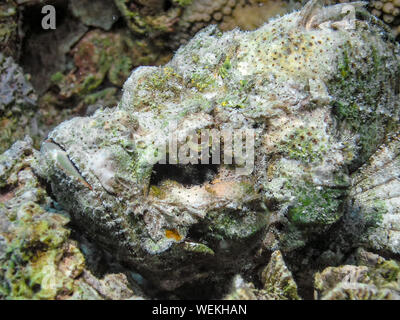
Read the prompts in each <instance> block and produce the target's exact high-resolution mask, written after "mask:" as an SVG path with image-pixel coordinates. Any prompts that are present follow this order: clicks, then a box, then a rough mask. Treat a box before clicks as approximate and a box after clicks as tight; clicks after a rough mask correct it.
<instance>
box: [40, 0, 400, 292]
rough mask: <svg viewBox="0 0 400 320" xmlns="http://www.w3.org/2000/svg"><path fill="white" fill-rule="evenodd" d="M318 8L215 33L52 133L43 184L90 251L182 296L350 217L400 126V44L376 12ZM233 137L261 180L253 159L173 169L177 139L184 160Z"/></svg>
mask: <svg viewBox="0 0 400 320" xmlns="http://www.w3.org/2000/svg"><path fill="white" fill-rule="evenodd" d="M318 4H319V1H315V0H312V1H310V2H308V3H307V5H306V6H305V7H304V8H303V9H302V10H301V11H299V12H294V13H292V14H288V15H285V16H283V17H281V18H279V19H276V20H274V21H272V22H270V23H268V24H266V25H264V26H262V27H261V28H259V29H257V30H255V31H251V32H248V31H246V32H244V31H240V30H238V29H236V30H233V31H229V32H226V33H221V32H220V31H219V30H218V29H217V28H216V27H214V26H211V27H208V28H206V29H205V30H203V31H202V32H200V33H198V34H197V35H196V36H195V37H194V38H193V39H192V40H191V41H190V42H189V43H188V44H187V45H185V46H183V47H181V48H180V49H179V50H178V51H177V53H176V54H175V56H174V58H173V59H172V60H171V61H170V62H169V63H168V64H166V65H165V66H163V67H140V68H137V69H136V70H135V71H134V72H133V73H132V74H131V76H130V78H129V79H128V80H127V81H126V83H125V85H124V90H123V97H122V99H121V101H120V103H119V104H118V106H117V107H116V108H114V109H108V108H106V109H100V110H98V111H96V112H95V114H94V115H92V116H90V117H81V118H74V119H72V120H69V121H66V122H64V123H62V124H61V125H59V126H58V127H57V128H55V129H54V130H53V131H52V132H51V133H50V134H49V136H48V138H47V140H46V141H45V142H44V143H43V144H42V147H41V154H42V158H41V164H40V166H39V167H40V175H41V176H42V177H43V178H44V179H46V180H47V181H48V183H49V185H50V186H51V189H52V192H53V194H54V196H55V197H56V199H57V201H58V202H59V203H60V205H62V207H63V208H64V209H65V210H67V211H68V212H70V213H71V215H72V219H73V221H74V222H75V223H76V224H78V225H80V226H81V227H82V228H83V229H84V230H85V232H86V235H87V236H88V237H89V238H90V239H91V240H94V241H96V242H97V243H98V244H99V245H101V246H102V247H103V248H105V249H107V250H109V251H110V252H112V253H113V255H114V257H115V259H118V260H120V261H122V262H124V263H125V265H129V266H131V268H133V269H134V270H136V271H137V272H138V273H140V274H141V275H142V276H143V277H144V278H145V279H147V280H148V281H150V282H151V283H152V284H154V285H155V286H157V287H159V288H160V289H162V290H174V289H176V288H179V287H181V286H182V285H190V284H195V283H196V282H199V281H206V279H208V281H211V280H210V279H214V278H215V279H216V278H218V277H221V276H222V277H223V276H224V275H226V276H227V275H232V274H237V273H241V274H244V273H246V272H251V271H252V270H253V268H255V265H256V260H257V257H256V255H257V254H259V255H260V256H259V258H260V257H261V258H262V257H263V256H264V257H265V255H268V254H269V253H270V252H271V251H275V250H281V252H282V253H284V254H285V253H286V252H290V251H292V250H295V249H297V248H302V247H304V246H305V245H306V244H308V243H309V242H310V241H311V240H312V239H313V238H314V236H317V235H322V234H325V233H326V232H328V231H329V230H330V229H331V227H332V226H333V225H334V224H335V223H337V222H338V221H339V220H340V219H341V217H342V216H343V214H344V212H345V199H346V195H347V193H348V190H349V188H350V184H351V178H350V175H349V172H352V171H354V170H356V169H357V168H358V167H359V166H361V165H362V164H364V163H365V162H366V161H367V159H369V157H370V156H371V155H372V154H373V153H374V152H375V150H376V149H377V148H378V146H379V145H380V144H381V143H382V142H383V141H384V139H385V137H386V135H387V134H388V133H389V132H391V131H393V130H395V128H396V125H397V123H398V119H399V96H398V92H399V90H398V84H399V75H400V67H399V66H400V64H399V47H398V44H397V43H396V42H394V41H391V40H390V39H388V37H386V34H385V32H384V30H383V29H382V27H381V26H380V24H379V23H377V19H375V18H373V17H372V16H371V15H370V14H369V13H368V12H367V11H366V10H365V9H364V8H363V4H360V3H354V4H353V5H351V6H350V7H351V10H347V11H345V13H343V8H344V7H345V6H346V8H347V9H348V8H349V4H338V5H336V6H330V7H322V6H319V5H318ZM356 12H360V14H356ZM174 123H176V124H177V126H176V128H174ZM172 128H173V129H172ZM228 128H230V129H232V130H233V129H238V128H241V129H243V130H244V129H247V132H251V133H252V134H251V136H253V137H254V140H255V146H254V170H250V172H247V174H246V173H243V172H244V171H243V170H239V169H245V168H244V167H243V165H245V166H246V165H247V164H251V161H252V156H251V154H252V152H251V150H250V149H249V150H248V151H249V152H247V153H246V155H244V156H243V157H242V158H239V159H236V160H235V162H233V164H223V163H221V164H208V165H200V164H196V162H191V163H189V164H185V163H184V162H182V163H180V164H173V163H169V164H159V163H158V162H159V160H160V159H161V157H162V152H159V151H160V150H162V148H163V146H165V142H166V137H172V136H175V137H176V139H175V141H176V144H177V146H178V148H183V149H182V150H184V148H188V147H187V145H186V137H187V136H188V134H189V133H191V132H195V133H196V132H198V131H199V130H202V129H216V130H223V129H228ZM172 133H174V135H172ZM203 147H205V146H203ZM189 149H191V150H192V151H193V150H197V151H196V152H195V159H196V160H199V159H200V157H201V155H200V152H199V149H196V147H191V148H189ZM169 152H170V154H169V156H170V157H169V158H170V159H171V158H173V153H174V152H173V149H171V150H169ZM221 152H222V151H221ZM224 161H225V158H224Z"/></svg>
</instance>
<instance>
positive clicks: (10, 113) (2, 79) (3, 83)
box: [0, 52, 37, 153]
mask: <svg viewBox="0 0 400 320" xmlns="http://www.w3.org/2000/svg"><path fill="white" fill-rule="evenodd" d="M36 102H37V96H36V93H35V91H34V89H33V87H32V85H31V83H30V82H29V80H28V76H27V75H25V74H24V72H23V70H22V68H21V67H20V66H19V65H17V64H16V63H15V62H14V59H13V58H12V57H7V56H5V55H3V53H1V52H0V125H1V130H2V131H1V138H0V153H2V152H4V151H5V150H7V149H8V148H9V147H10V146H11V144H12V143H13V142H15V141H16V140H18V139H21V138H23V136H24V135H25V134H28V133H33V127H32V125H33V123H32V118H33V116H34V114H35V112H36V110H37V104H36ZM30 129H32V130H30Z"/></svg>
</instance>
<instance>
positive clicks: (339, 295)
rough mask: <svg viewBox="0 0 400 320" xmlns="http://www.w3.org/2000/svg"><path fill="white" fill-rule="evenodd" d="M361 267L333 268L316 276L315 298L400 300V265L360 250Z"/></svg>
mask: <svg viewBox="0 0 400 320" xmlns="http://www.w3.org/2000/svg"><path fill="white" fill-rule="evenodd" d="M358 255H359V256H360V257H359V258H360V259H359V263H360V265H359V266H355V265H344V266H340V267H329V268H326V269H325V270H324V271H322V272H321V273H317V274H316V275H315V298H316V299H322V300H381V299H384V300H399V299H400V265H399V264H398V262H396V261H394V260H385V259H384V258H382V257H379V256H378V255H376V254H372V253H370V252H366V251H364V250H362V249H361V250H359V252H358Z"/></svg>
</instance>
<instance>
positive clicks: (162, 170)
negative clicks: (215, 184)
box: [150, 164, 220, 187]
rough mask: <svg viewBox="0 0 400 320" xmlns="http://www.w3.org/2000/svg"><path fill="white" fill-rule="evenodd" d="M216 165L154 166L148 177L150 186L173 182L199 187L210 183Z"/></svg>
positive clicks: (216, 171)
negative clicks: (166, 181)
mask: <svg viewBox="0 0 400 320" xmlns="http://www.w3.org/2000/svg"><path fill="white" fill-rule="evenodd" d="M219 166H220V165H217V164H195V165H192V164H188V165H179V164H156V165H154V167H153V172H152V174H151V177H150V185H155V186H157V185H160V184H161V183H162V182H163V181H165V180H173V181H176V182H178V183H180V184H182V185H184V186H187V187H188V186H193V185H201V184H204V183H205V182H210V181H212V180H213V179H214V177H215V176H216V174H217V173H218V170H219Z"/></svg>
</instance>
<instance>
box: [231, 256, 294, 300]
mask: <svg viewBox="0 0 400 320" xmlns="http://www.w3.org/2000/svg"><path fill="white" fill-rule="evenodd" d="M260 280H261V282H262V284H263V287H262V288H256V287H255V286H254V284H253V283H251V282H246V281H245V280H244V279H243V278H242V277H241V276H240V275H236V276H235V277H234V278H233V280H232V285H231V288H230V290H229V293H228V294H226V295H225V297H224V299H226V300H299V299H300V297H299V295H298V293H297V284H296V282H295V281H294V279H293V276H292V273H291V272H290V270H289V269H288V268H287V266H286V264H285V261H284V260H283V257H282V253H281V252H280V251H275V252H273V253H272V255H271V258H270V261H269V263H268V265H267V266H266V267H265V268H264V269H263V270H262V272H261V277H260Z"/></svg>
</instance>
